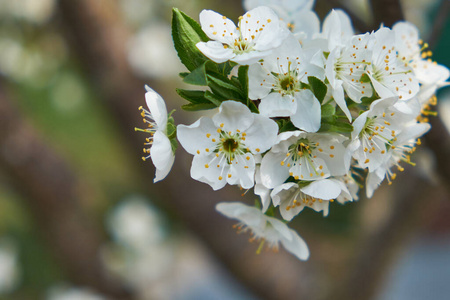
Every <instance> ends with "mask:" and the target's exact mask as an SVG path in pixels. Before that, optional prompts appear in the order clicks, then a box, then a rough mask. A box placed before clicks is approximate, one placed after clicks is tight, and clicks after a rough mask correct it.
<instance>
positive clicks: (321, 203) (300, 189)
mask: <svg viewBox="0 0 450 300" xmlns="http://www.w3.org/2000/svg"><path fill="white" fill-rule="evenodd" d="M303 184H304V182H300V183H296V182H288V183H284V184H282V185H280V186H277V187H276V188H274V189H273V191H272V193H271V194H270V196H271V197H272V201H273V205H274V206H278V205H279V206H280V213H281V216H282V217H283V219H285V220H286V221H290V220H292V219H293V218H294V217H295V216H296V215H298V214H299V213H300V212H301V211H302V210H303V209H304V208H305V207H309V208H311V209H313V210H315V211H317V212H320V211H323V215H324V216H327V215H328V208H329V204H330V200H331V201H333V199H336V198H337V197H338V196H339V195H340V194H341V191H342V189H341V185H340V184H339V182H338V181H337V180H334V179H321V180H316V181H312V182H311V183H309V184H308V185H306V186H302V185H303Z"/></svg>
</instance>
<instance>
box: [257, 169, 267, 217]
mask: <svg viewBox="0 0 450 300" xmlns="http://www.w3.org/2000/svg"><path fill="white" fill-rule="evenodd" d="M254 191H255V195H258V196H260V197H261V203H262V212H266V211H267V209H268V208H269V206H270V201H271V198H270V192H271V190H270V189H268V188H266V187H265V186H264V185H263V184H262V182H261V168H260V167H259V166H257V167H256V172H255V189H254Z"/></svg>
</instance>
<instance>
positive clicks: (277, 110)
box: [259, 92, 297, 117]
mask: <svg viewBox="0 0 450 300" xmlns="http://www.w3.org/2000/svg"><path fill="white" fill-rule="evenodd" d="M296 111H297V103H296V101H295V99H294V98H293V97H292V96H289V95H286V96H284V97H283V96H282V95H281V94H280V93H275V92H274V93H270V94H269V95H267V96H266V97H264V98H262V99H261V103H260V104H259V112H260V114H261V115H263V116H266V117H289V116H291V115H293V114H295V112H296Z"/></svg>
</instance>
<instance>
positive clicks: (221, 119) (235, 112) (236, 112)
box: [213, 100, 254, 132]
mask: <svg viewBox="0 0 450 300" xmlns="http://www.w3.org/2000/svg"><path fill="white" fill-rule="evenodd" d="M253 119H254V114H252V113H251V112H250V110H249V109H248V107H247V106H245V105H244V104H242V103H240V102H237V101H231V100H230V101H224V102H222V104H221V105H220V107H219V113H217V114H216V115H215V116H214V117H213V122H214V124H215V125H216V126H217V127H219V126H221V124H223V130H225V131H231V132H236V130H239V131H241V132H244V131H246V130H247V128H249V127H250V125H251V124H252V123H253ZM217 127H216V128H217Z"/></svg>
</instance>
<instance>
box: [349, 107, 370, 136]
mask: <svg viewBox="0 0 450 300" xmlns="http://www.w3.org/2000/svg"><path fill="white" fill-rule="evenodd" d="M368 114H369V111H365V112H363V113H362V114H360V115H359V116H358V117H357V118H356V119H355V121H354V122H353V131H352V140H355V139H357V138H358V136H359V134H360V133H361V131H362V130H363V128H364V125H366V121H367V115H368Z"/></svg>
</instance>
